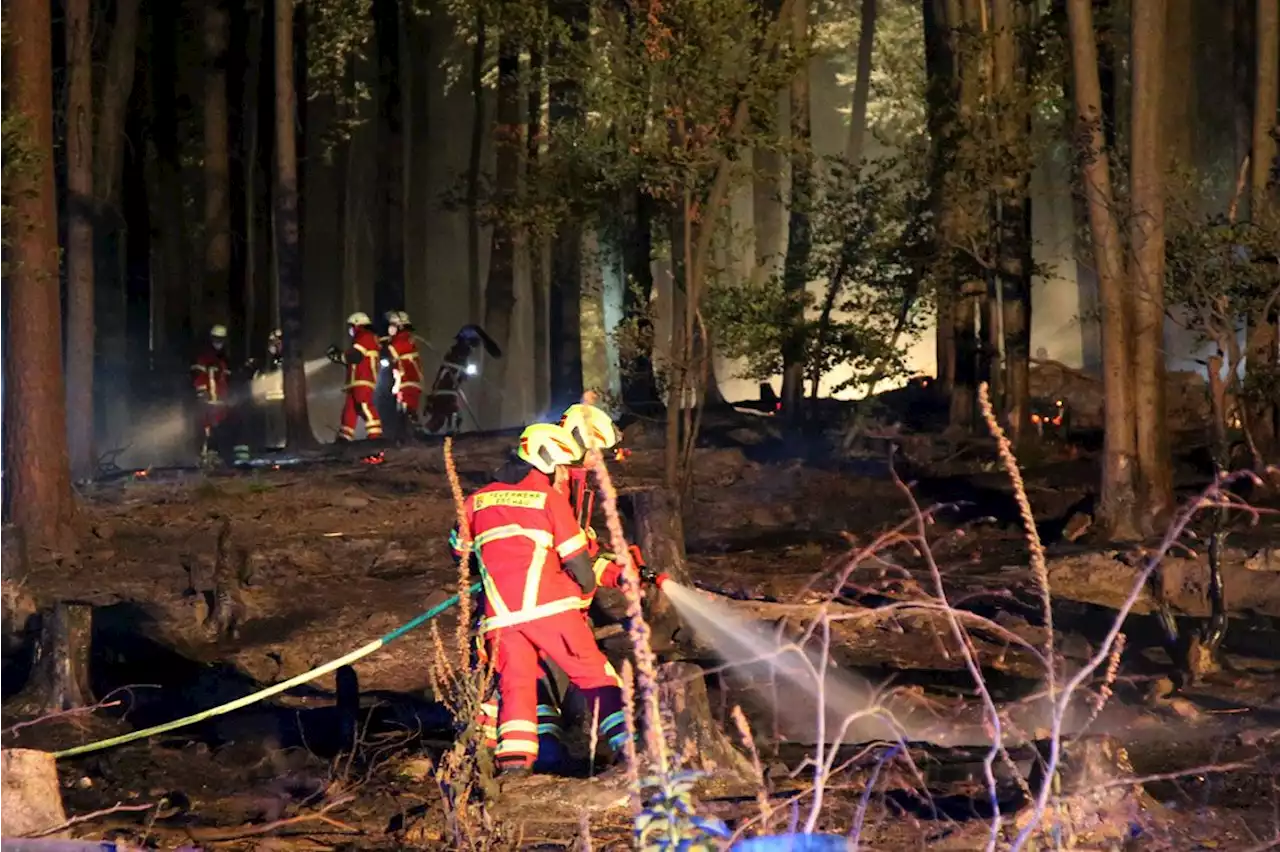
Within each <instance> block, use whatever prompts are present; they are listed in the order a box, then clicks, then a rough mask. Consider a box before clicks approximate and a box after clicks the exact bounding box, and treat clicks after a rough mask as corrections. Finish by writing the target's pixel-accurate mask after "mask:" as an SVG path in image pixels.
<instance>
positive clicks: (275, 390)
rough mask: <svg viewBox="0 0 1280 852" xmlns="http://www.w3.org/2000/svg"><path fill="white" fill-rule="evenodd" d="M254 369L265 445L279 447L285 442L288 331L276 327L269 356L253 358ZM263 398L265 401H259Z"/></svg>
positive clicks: (269, 342)
mask: <svg viewBox="0 0 1280 852" xmlns="http://www.w3.org/2000/svg"><path fill="white" fill-rule="evenodd" d="M249 363H250V366H252V367H253V368H254V370H253V388H254V397H255V399H254V402H255V404H256V405H255V407H256V408H258V409H259V417H258V420H259V422H260V429H261V432H262V435H261V440H262V445H263V446H264V447H268V448H270V449H279V448H280V447H283V446H284V444H285V431H284V332H283V331H281V330H280V329H278V328H277V329H275V330H273V331H272V332H271V334H270V335H268V336H267V349H266V357H265V358H263V360H262V362H261V363H258V362H257V361H256V360H252V361H250V362H249ZM259 398H260V399H261V402H259V401H258V400H259Z"/></svg>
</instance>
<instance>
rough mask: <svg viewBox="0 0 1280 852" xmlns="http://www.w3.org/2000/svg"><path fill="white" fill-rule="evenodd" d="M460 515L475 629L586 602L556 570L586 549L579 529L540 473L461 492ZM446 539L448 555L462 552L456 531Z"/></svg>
mask: <svg viewBox="0 0 1280 852" xmlns="http://www.w3.org/2000/svg"><path fill="white" fill-rule="evenodd" d="M466 513H467V523H468V525H469V527H470V529H471V532H472V536H473V538H474V540H473V541H472V545H471V550H472V552H473V553H476V554H477V556H478V560H477V561H478V562H479V567H480V576H481V580H482V582H483V584H484V597H485V618H484V620H483V621H482V622H481V624H480V632H481V633H486V632H488V631H490V630H497V629H498V628H501V627H511V626H513V625H517V624H524V623H526V622H530V621H534V620H536V619H539V618H546V617H548V616H552V615H558V614H560V613H562V612H571V611H574V610H581V609H585V608H586V607H587V606H588V605H589V603H590V598H589V597H586V596H584V595H583V592H582V589H581V588H580V587H579V586H578V583H577V581H575V580H574V579H573V577H571V576H570V575H569V574H568V573H567V572H566V571H565V570H564V568H563V565H564V563H565V562H567V561H569V560H571V559H573V558H575V557H577V556H579V555H582V554H585V553H586V549H587V537H586V534H585V533H583V531H582V529H581V528H580V527H579V526H578V524H577V521H576V520H575V518H574V516H573V510H572V509H571V508H570V506H569V501H568V499H567V498H566V497H565V496H564V495H562V494H560V493H558V492H556V491H555V489H553V488H552V487H551V484H550V482H549V481H548V480H547V477H546V476H545V475H543V474H541V473H537V472H530V474H529V475H528V476H526V477H525V478H524V479H522V480H521V481H520V482H518V483H516V484H514V485H508V484H506V483H501V482H495V483H493V484H492V485H487V486H485V487H484V488H482V489H480V490H479V491H477V492H476V493H475V494H472V495H471V496H470V497H468V498H467V503H466ZM451 539H452V540H451V544H452V545H453V548H454V552H455V554H457V555H458V556H459V557H461V556H463V554H462V553H461V552H460V551H459V548H458V545H459V542H458V540H457V533H456V531H455V533H454V534H453V536H451Z"/></svg>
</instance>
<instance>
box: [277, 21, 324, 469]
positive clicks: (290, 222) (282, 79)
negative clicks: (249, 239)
mask: <svg viewBox="0 0 1280 852" xmlns="http://www.w3.org/2000/svg"><path fill="white" fill-rule="evenodd" d="M293 2H294V0H275V12H276V21H275V35H276V51H275V58H276V116H275V117H276V186H275V199H274V200H275V218H276V227H275V231H276V277H277V280H278V281H279V287H280V325H281V329H282V330H283V331H284V417H285V440H286V443H287V444H288V446H289V447H291V448H293V449H302V448H306V447H310V446H314V445H315V443H316V436H315V433H314V432H312V431H311V418H310V416H309V415H308V413H307V371H306V362H305V360H304V358H303V355H302V339H303V338H302V334H303V324H302V320H303V316H302V254H301V251H300V250H299V241H298V140H297V137H296V136H295V133H296V130H295V127H294V123H295V121H296V118H297V116H296V114H295V110H296V108H297V95H296V93H295V92H294V82H293Z"/></svg>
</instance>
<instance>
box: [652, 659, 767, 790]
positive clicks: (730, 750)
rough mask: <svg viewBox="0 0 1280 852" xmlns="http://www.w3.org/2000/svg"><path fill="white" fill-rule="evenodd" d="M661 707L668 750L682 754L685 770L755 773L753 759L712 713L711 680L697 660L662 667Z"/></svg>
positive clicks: (660, 670) (659, 693) (660, 667)
mask: <svg viewBox="0 0 1280 852" xmlns="http://www.w3.org/2000/svg"><path fill="white" fill-rule="evenodd" d="M658 709H659V711H660V712H661V714H662V733H663V737H664V738H665V740H666V744H667V753H668V754H672V755H682V756H684V757H685V758H686V759H685V760H682V761H681V764H680V765H681V768H682V769H696V770H700V771H703V772H709V773H710V772H714V773H716V774H717V775H720V774H722V773H725V772H731V773H735V774H737V775H741V776H743V777H744V778H753V777H754V775H755V772H754V769H753V768H752V765H751V761H750V760H748V759H747V757H746V756H745V755H744V754H742V753H741V752H739V751H738V750H737V749H736V748H735V747H734V745H733V743H732V742H731V741H730V739H729V738H728V737H727V736H725V733H724V731H723V730H722V729H721V727H720V725H719V724H718V723H717V722H716V719H715V717H714V716H712V715H711V702H710V701H709V700H708V698H707V683H706V679H705V675H704V674H703V671H702V669H701V668H700V667H699V666H697V665H694V664H693V663H665V664H663V665H661V666H659V667H658Z"/></svg>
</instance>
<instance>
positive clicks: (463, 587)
mask: <svg viewBox="0 0 1280 852" xmlns="http://www.w3.org/2000/svg"><path fill="white" fill-rule="evenodd" d="M444 470H445V473H446V474H448V476H449V488H450V490H451V491H452V492H453V508H454V511H455V512H457V515H458V551H459V552H460V553H461V554H462V558H461V559H459V560H458V627H457V632H456V634H455V636H454V644H455V647H454V650H455V652H456V653H457V655H458V665H459V666H463V667H465V666H466V665H467V664H468V662H469V661H470V659H471V594H470V592H469V589H470V588H471V525H470V524H468V523H467V503H466V499H465V498H464V497H463V496H462V483H461V482H460V481H459V479H458V468H457V466H456V465H454V463H453V438H452V437H448V438H445V439H444Z"/></svg>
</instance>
